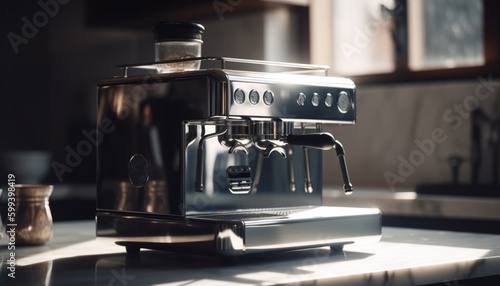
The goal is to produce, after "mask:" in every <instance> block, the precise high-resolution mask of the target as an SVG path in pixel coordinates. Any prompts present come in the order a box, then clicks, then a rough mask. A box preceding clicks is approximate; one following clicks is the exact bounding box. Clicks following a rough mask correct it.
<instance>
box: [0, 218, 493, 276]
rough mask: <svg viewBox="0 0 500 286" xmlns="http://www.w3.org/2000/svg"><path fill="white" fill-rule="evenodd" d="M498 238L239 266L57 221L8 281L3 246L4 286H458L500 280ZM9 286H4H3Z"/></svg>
mask: <svg viewBox="0 0 500 286" xmlns="http://www.w3.org/2000/svg"><path fill="white" fill-rule="evenodd" d="M499 242H500V235H490V234H474V233H462V232H450V231H433V230H418V229H407V228H390V227H385V228H383V231H382V240H381V241H380V242H377V243H371V244H360V245H355V244H353V245H347V246H345V247H344V252H343V253H338V254H331V255H330V254H329V249H328V248H317V249H309V250H301V251H293V252H282V253H273V254H264V255H256V256H248V257H242V258H240V259H239V260H236V261H224V260H221V259H218V258H213V257H205V256H196V255H184V254H178V253H169V252H161V251H147V250H143V251H141V253H140V254H139V256H127V254H126V253H125V249H124V248H123V247H120V246H116V245H107V244H103V242H100V241H98V240H96V239H95V230H94V221H76V222H64V223H56V224H55V225H54V237H53V238H52V240H51V241H49V242H48V243H47V244H46V245H44V246H35V247H20V246H17V247H16V249H15V258H16V261H15V263H16V264H15V277H16V278H10V277H8V274H9V273H11V272H10V270H9V269H8V268H7V267H9V261H8V259H9V258H10V252H11V251H9V250H8V248H7V247H8V246H7V243H8V242H7V240H6V237H5V236H4V238H3V239H2V240H1V241H0V261H1V264H2V265H1V267H0V284H1V285H35V283H37V285H49V284H50V285H273V284H289V285H299V284H300V285H304V284H306V285H320V284H326V285H331V284H333V283H338V284H341V285H406V284H410V285H415V284H417V285H419V284H429V283H445V285H448V283H449V285H458V284H457V283H458V282H457V281H459V280H462V279H467V278H476V277H484V276H491V275H500V243H499ZM6 282H7V283H10V284H7V283H6Z"/></svg>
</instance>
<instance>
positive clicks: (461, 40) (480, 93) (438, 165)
mask: <svg viewBox="0 0 500 286" xmlns="http://www.w3.org/2000/svg"><path fill="white" fill-rule="evenodd" d="M498 11H500V7H499V4H498V1H493V0H469V1H463V0H462V1H461V0H402V1H397V0H354V1H352V0H351V1H349V0H321V1H319V0H191V1H153V0H145V1H130V0H120V1H118V0H110V1H98V0H86V1H69V0H40V1H24V0H23V1H7V2H5V3H3V4H2V7H1V8H0V21H1V25H0V31H1V33H0V34H1V35H2V38H1V41H2V43H1V46H0V59H1V62H0V63H1V64H0V69H1V79H2V80H1V85H0V98H1V100H2V103H1V104H0V126H1V129H0V132H1V138H2V139H1V140H0V153H1V154H0V156H1V157H0V160H1V161H0V163H1V165H0V170H1V174H0V186H2V188H4V189H5V185H6V182H7V174H8V173H14V174H15V175H16V177H17V180H16V182H17V183H44V184H54V185H55V190H54V195H53V196H52V199H51V208H52V212H53V215H54V219H55V220H67V219H80V218H93V216H94V212H95V166H96V161H95V148H94V149H89V150H83V153H84V156H74V157H71V158H69V162H71V164H68V156H71V155H68V154H73V153H74V151H75V150H77V148H80V147H82V146H80V147H79V145H78V144H79V142H81V141H82V140H86V139H87V135H86V134H87V133H88V132H90V131H91V130H92V129H94V128H95V125H96V106H97V103H96V86H97V84H98V82H99V80H100V79H104V78H110V77H113V76H115V75H118V74H119V73H120V70H119V69H117V68H116V66H117V65H119V64H127V63H137V62H148V61H152V60H154V49H153V48H154V46H153V34H152V31H151V26H152V25H154V24H155V23H156V22H158V21H167V20H179V21H193V22H197V23H200V24H202V25H204V26H205V29H206V31H205V33H204V35H203V40H204V44H203V52H202V53H203V55H210V56H227V57H240V58H250V59H259V60H272V61H287V62H300V63H313V64H325V65H329V66H330V67H331V71H330V75H332V76H345V77H349V78H351V79H353V80H354V82H355V83H356V84H357V106H358V111H357V112H358V121H357V124H356V125H355V126H350V127H335V128H330V129H329V130H328V131H331V132H332V133H333V135H334V136H335V137H336V138H338V139H339V140H340V141H341V142H342V143H343V144H344V146H345V148H346V151H347V160H348V165H349V170H350V173H351V179H352V181H353V182H354V184H355V187H356V188H357V189H358V190H361V196H360V197H354V198H353V199H351V198H350V199H349V200H351V201H346V200H347V199H345V198H340V197H339V198H337V197H336V193H335V191H336V190H340V189H341V187H342V186H341V184H342V180H341V176H340V171H339V170H338V169H337V161H336V160H334V159H332V160H325V163H324V164H325V173H324V181H325V187H326V188H327V189H328V190H331V192H329V193H328V194H329V195H328V196H327V197H328V198H327V199H325V201H326V202H328V203H332V204H335V202H339V203H342V204H343V203H346V204H353V205H356V204H364V205H366V204H367V203H366V201H372V202H373V201H374V199H373V196H375V195H374V194H378V195H377V196H378V197H376V198H377V199H379V200H382V199H381V197H382V198H383V201H381V204H382V205H383V204H384V203H387V201H393V200H395V199H397V198H398V197H395V195H397V194H400V193H401V194H408V193H409V192H414V191H418V192H419V193H423V194H434V195H437V196H438V197H433V198H431V199H429V200H430V201H431V202H432V203H434V204H436V202H442V201H445V202H448V201H453V202H455V201H456V200H457V197H458V200H459V201H460V200H462V199H463V201H460V202H461V203H463V204H465V205H467V204H469V202H473V203H478V204H475V205H474V206H478V208H481V207H480V206H481V205H480V204H479V203H482V202H483V201H490V202H492V201H493V202H495V203H496V204H494V205H488V206H487V207H486V208H483V212H486V213H485V214H481V215H476V216H474V215H473V216H472V218H467V217H465V218H464V217H459V218H460V219H468V220H469V222H471V224H474V223H475V222H476V221H477V220H481V221H482V222H484V221H488V222H490V224H488V226H487V227H485V228H487V229H490V228H491V227H492V225H493V226H496V228H498V222H499V221H500V206H499V203H498V197H499V194H500V190H499V189H500V188H499V181H498V178H500V170H499V164H500V152H499V151H500V143H499V140H500V139H499V138H500V136H499V133H500V120H499V119H500V112H499V111H500V79H499V71H500V55H499V54H500V31H499V27H500V22H499V18H498V17H497V15H496V14H497V13H498ZM82 148H83V147H82ZM80 151H82V150H80ZM80 153H82V152H80ZM328 156H331V157H332V158H333V157H334V156H333V154H328V155H327V157H326V158H329V157H328ZM332 174H338V175H335V176H333V175H332ZM381 194H382V195H381ZM457 195H458V196H457ZM356 198H358V199H359V202H360V203H356V202H354V201H353V200H356ZM363 198H364V199H363ZM405 198H406V197H405ZM409 198H410V199H411V198H415V197H411V196H410V197H409ZM423 198H426V197H425V196H424V197H423ZM363 200H364V201H363ZM425 202H428V201H425ZM396 205H398V204H396ZM431 206H433V208H434V209H431V210H430V211H429V212H431V213H434V214H436V213H437V214H439V213H445V211H444V210H443V211H442V210H441V208H442V209H444V208H446V207H441V206H442V205H439V204H438V207H435V205H431ZM443 206H444V205H443ZM454 206H455V207H456V206H457V205H454ZM378 207H381V208H382V206H381V205H378ZM428 207H429V205H428V204H427V205H424V206H423V207H420V208H419V209H417V210H416V211H415V212H416V214H407V213H406V214H400V213H398V211H396V210H395V209H398V210H400V209H402V208H404V207H401V205H400V204H399V207H394V206H392V208H391V207H389V206H387V208H389V209H388V211H387V212H386V213H388V214H390V216H386V221H385V222H386V223H387V224H394V225H410V226H412V225H418V224H428V223H429V222H428V221H424V222H418V223H416V222H414V221H410V220H406V221H405V220H402V219H401V217H406V218H408V219H409V218H411V217H415V216H416V217H421V216H425V214H424V215H422V213H425V212H427V211H428V210H429V209H428ZM436 208H438V209H437V210H436ZM382 211H383V213H384V210H382ZM400 211H401V210H400ZM473 211H474V209H473V210H471V212H473ZM401 212H403V211H401ZM457 212H458V211H457ZM2 214H3V213H2ZM488 214H489V215H488ZM3 216H4V217H5V214H3ZM391 219H393V220H391ZM452 219H455V218H452ZM436 221H437V222H438V224H440V225H442V224H446V222H443V221H441V220H436ZM494 228H495V227H494ZM496 231H498V230H496Z"/></svg>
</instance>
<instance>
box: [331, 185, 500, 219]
mask: <svg viewBox="0 0 500 286" xmlns="http://www.w3.org/2000/svg"><path fill="white" fill-rule="evenodd" d="M323 204H324V205H330V206H346V207H370V208H373V207H375V208H378V209H380V211H381V212H382V214H384V215H397V216H401V215H403V216H414V217H438V218H453V219H476V220H490V221H500V197H463V196H444V195H424V194H417V193H415V192H413V191H412V190H411V189H408V190H405V191H400V192H391V191H389V190H384V189H376V188H373V189H370V188H359V189H357V190H355V191H354V192H353V194H352V195H350V196H346V195H345V194H344V192H343V191H339V190H333V189H326V190H325V191H324V192H323Z"/></svg>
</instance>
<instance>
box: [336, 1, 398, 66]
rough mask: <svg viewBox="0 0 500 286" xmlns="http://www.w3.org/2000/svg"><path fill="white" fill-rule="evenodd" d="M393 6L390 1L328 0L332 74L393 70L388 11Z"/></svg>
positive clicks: (392, 48)
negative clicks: (331, 18)
mask: <svg viewBox="0 0 500 286" xmlns="http://www.w3.org/2000/svg"><path fill="white" fill-rule="evenodd" d="M382 5H384V6H382ZM394 6H395V4H394V1H393V0H377V1H375V0H356V1H352V0H335V1H332V9H333V14H332V16H333V64H332V70H333V74H338V75H359V74H373V73H386V72H392V71H394V67H395V63H394V62H395V60H394V57H395V56H394V44H393V41H392V27H393V21H392V16H391V13H393V12H389V11H388V9H389V10H391V9H395V7H394ZM382 7H385V8H382ZM386 8H387V9H386ZM395 11H396V13H397V11H398V10H397V9H396V10H395Z"/></svg>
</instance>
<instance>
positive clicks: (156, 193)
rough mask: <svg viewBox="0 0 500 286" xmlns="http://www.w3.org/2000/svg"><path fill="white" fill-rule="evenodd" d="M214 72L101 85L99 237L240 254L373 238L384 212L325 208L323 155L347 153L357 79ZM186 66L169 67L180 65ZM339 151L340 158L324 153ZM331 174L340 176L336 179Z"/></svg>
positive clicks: (133, 245)
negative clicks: (334, 130) (342, 128)
mask: <svg viewBox="0 0 500 286" xmlns="http://www.w3.org/2000/svg"><path fill="white" fill-rule="evenodd" d="M195 60H210V61H212V60H217V61H220V62H221V66H220V67H218V68H206V69H201V70H195V71H185V72H175V73H165V74H156V73H150V72H149V73H145V74H143V75H139V76H128V75H127V71H128V69H130V68H134V67H136V68H146V69H147V68H154V67H155V65H154V64H150V65H148V64H144V65H138V66H126V67H124V68H125V76H123V77H118V78H113V79H107V80H103V81H102V82H101V83H100V84H99V87H98V125H102V126H104V125H105V126H106V128H105V129H103V130H108V131H109V132H106V133H105V132H101V133H100V134H99V135H100V136H101V137H100V138H99V140H98V142H99V144H98V184H97V218H96V220H97V236H98V238H99V239H101V240H109V241H111V242H113V243H117V244H120V245H123V246H126V247H127V250H128V251H138V250H139V249H140V248H150V249H160V250H169V251H182V252H193V253H197V254H199V253H205V254H214V255H221V256H240V255H244V254H251V253H259V252H264V251H276V250H288V249H297V248H307V247H319V246H332V247H335V248H338V247H341V246H342V245H344V244H348V243H354V242H362V241H374V240H375V241H376V240H378V239H379V238H380V234H381V222H380V212H379V210H378V209H362V208H343V207H327V206H322V191H323V186H322V174H323V168H322V165H323V163H322V160H323V158H326V159H328V160H330V159H331V160H339V162H340V165H341V170H342V174H341V175H342V176H341V177H342V178H343V180H344V189H345V190H346V192H347V193H350V192H351V191H352V185H351V183H350V181H349V175H348V172H347V167H346V164H345V159H344V155H345V152H344V148H343V146H342V144H341V143H340V142H339V141H337V140H336V139H335V138H334V137H333V136H332V135H331V134H330V133H327V132H323V131H322V127H323V125H343V124H353V123H354V122H355V120H356V90H355V86H354V84H353V82H352V81H350V80H348V79H345V78H334V77H327V76H318V75H304V74H302V73H293V72H286V73H284V72H279V73H278V72H250V71H241V70H229V69H226V68H225V67H226V63H227V62H229V61H236V62H244V63H247V64H248V63H250V64H259V65H262V64H264V65H266V66H286V67H288V68H295V69H300V70H301V71H302V72H303V71H304V70H306V71H308V70H317V69H318V68H320V69H321V68H324V67H319V66H312V65H298V64H286V63H271V62H260V61H245V60H237V59H227V58H197V59H195ZM182 61H184V60H180V61H171V62H170V63H171V64H175V63H176V62H182ZM330 149H333V150H334V151H326V150H330ZM332 175H333V174H332Z"/></svg>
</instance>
